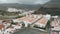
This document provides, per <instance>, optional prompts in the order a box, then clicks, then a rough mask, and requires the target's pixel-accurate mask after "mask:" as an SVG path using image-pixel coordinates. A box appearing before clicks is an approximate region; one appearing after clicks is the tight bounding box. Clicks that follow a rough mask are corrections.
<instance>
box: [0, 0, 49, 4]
mask: <svg viewBox="0 0 60 34" xmlns="http://www.w3.org/2000/svg"><path fill="white" fill-rule="evenodd" d="M48 1H50V0H0V3H20V4H44V3H46V2H48Z"/></svg>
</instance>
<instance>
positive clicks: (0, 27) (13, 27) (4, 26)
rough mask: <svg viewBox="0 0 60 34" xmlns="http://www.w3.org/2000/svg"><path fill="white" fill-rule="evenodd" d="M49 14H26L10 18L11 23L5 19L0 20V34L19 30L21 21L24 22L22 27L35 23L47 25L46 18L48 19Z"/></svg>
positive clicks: (39, 25)
mask: <svg viewBox="0 0 60 34" xmlns="http://www.w3.org/2000/svg"><path fill="white" fill-rule="evenodd" d="M50 18H51V15H34V14H31V15H26V16H24V17H22V18H17V19H12V21H13V23H16V24H11V22H10V21H7V20H5V19H3V20H0V23H1V24H0V34H11V33H14V32H16V31H18V30H20V29H21V28H22V27H23V25H22V24H23V23H24V24H25V25H24V27H28V26H29V25H30V27H34V26H35V25H37V27H41V28H45V27H46V25H47V22H48V20H50Z"/></svg>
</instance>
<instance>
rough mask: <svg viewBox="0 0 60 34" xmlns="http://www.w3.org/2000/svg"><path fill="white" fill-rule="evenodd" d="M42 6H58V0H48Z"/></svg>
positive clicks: (59, 1) (59, 4)
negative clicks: (48, 0)
mask: <svg viewBox="0 0 60 34" xmlns="http://www.w3.org/2000/svg"><path fill="white" fill-rule="evenodd" d="M44 7H47V8H60V0H51V1H50V2H47V3H46V4H45V5H44Z"/></svg>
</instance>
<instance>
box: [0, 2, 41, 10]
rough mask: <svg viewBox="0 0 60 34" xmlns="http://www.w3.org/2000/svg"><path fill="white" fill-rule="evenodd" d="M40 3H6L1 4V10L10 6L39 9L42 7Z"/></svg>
mask: <svg viewBox="0 0 60 34" xmlns="http://www.w3.org/2000/svg"><path fill="white" fill-rule="evenodd" d="M40 6H41V5H40V4H37V5H27V4H18V3H6V4H0V10H6V9H7V8H9V7H12V8H17V9H29V10H37V9H39V8H40Z"/></svg>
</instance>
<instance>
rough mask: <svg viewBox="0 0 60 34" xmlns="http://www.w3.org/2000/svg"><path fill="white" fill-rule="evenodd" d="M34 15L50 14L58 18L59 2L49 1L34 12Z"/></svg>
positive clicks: (57, 0) (59, 12)
mask: <svg viewBox="0 0 60 34" xmlns="http://www.w3.org/2000/svg"><path fill="white" fill-rule="evenodd" d="M35 14H50V15H59V16H60V0H51V1H50V2H47V3H46V4H44V5H43V6H42V7H41V8H39V9H38V10H37V11H35Z"/></svg>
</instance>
